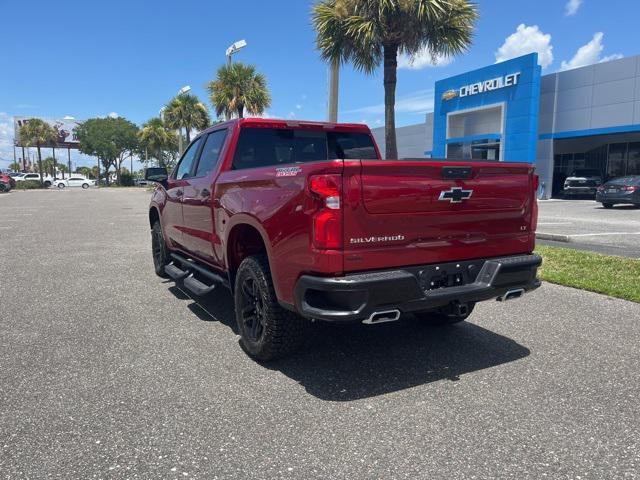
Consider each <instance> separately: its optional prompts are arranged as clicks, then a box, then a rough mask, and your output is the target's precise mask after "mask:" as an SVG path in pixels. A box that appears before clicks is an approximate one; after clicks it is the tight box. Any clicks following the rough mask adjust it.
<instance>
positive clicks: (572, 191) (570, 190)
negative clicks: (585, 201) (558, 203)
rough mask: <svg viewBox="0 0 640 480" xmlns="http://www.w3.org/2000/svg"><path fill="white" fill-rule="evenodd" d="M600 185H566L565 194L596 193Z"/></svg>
mask: <svg viewBox="0 0 640 480" xmlns="http://www.w3.org/2000/svg"><path fill="white" fill-rule="evenodd" d="M597 191H598V187H587V186H585V187H564V190H563V193H564V194H565V195H595V194H596V192H597Z"/></svg>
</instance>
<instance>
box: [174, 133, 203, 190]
mask: <svg viewBox="0 0 640 480" xmlns="http://www.w3.org/2000/svg"><path fill="white" fill-rule="evenodd" d="M201 142H202V137H200V138H199V139H198V140H196V141H195V142H193V143H192V144H191V146H190V147H189V148H188V149H187V151H186V152H184V155H183V156H182V160H180V164H179V165H178V168H177V170H176V180H182V179H184V178H189V177H190V176H191V167H193V162H194V161H195V159H196V154H197V153H198V148H200V143H201Z"/></svg>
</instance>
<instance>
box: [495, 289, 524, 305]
mask: <svg viewBox="0 0 640 480" xmlns="http://www.w3.org/2000/svg"><path fill="white" fill-rule="evenodd" d="M522 295H524V288H514V289H513V290H507V292H506V293H505V294H504V295H502V296H500V297H498V298H497V299H496V300H498V301H499V302H506V301H508V300H515V299H516V298H520V297H521V296H522Z"/></svg>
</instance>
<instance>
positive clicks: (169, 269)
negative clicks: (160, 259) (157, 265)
mask: <svg viewBox="0 0 640 480" xmlns="http://www.w3.org/2000/svg"><path fill="white" fill-rule="evenodd" d="M164 271H165V273H166V274H167V275H169V276H170V277H171V279H172V280H175V281H176V282H177V281H179V280H182V279H183V278H186V277H188V276H189V274H190V273H191V272H189V270H181V269H179V268H178V267H177V266H175V265H173V264H172V265H165V267H164Z"/></svg>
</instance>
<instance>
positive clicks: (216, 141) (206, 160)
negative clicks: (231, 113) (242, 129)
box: [196, 130, 227, 177]
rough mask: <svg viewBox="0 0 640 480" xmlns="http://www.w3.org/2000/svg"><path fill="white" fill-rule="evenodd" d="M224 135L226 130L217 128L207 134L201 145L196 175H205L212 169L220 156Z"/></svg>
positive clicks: (225, 135)
mask: <svg viewBox="0 0 640 480" xmlns="http://www.w3.org/2000/svg"><path fill="white" fill-rule="evenodd" d="M226 137H227V131H226V130H218V131H217V132H213V133H210V134H209V135H207V141H206V142H205V143H204V147H202V153H201V154H200V160H199V161H198V168H197V170H196V177H205V176H207V175H209V174H210V173H211V172H212V171H213V169H214V168H215V167H216V165H217V163H218V158H220V151H221V150H222V146H223V145H224V140H225V138H226Z"/></svg>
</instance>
